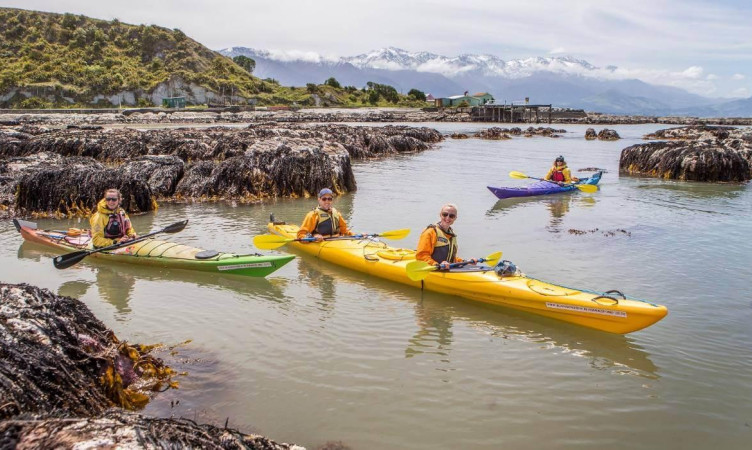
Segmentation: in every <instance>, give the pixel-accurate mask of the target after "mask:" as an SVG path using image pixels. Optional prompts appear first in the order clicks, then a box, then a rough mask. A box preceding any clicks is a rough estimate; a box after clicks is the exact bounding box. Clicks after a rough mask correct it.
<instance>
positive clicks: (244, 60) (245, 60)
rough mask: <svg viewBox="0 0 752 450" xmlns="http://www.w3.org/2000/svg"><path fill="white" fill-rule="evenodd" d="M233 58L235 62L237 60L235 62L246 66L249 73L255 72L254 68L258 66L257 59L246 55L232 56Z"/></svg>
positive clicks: (243, 66)
mask: <svg viewBox="0 0 752 450" xmlns="http://www.w3.org/2000/svg"><path fill="white" fill-rule="evenodd" d="M232 60H233V62H235V64H237V65H239V66H240V67H242V68H244V69H245V70H246V72H248V73H253V69H255V68H256V61H255V60H254V59H253V58H249V57H247V56H244V55H238V56H236V57H234V58H232Z"/></svg>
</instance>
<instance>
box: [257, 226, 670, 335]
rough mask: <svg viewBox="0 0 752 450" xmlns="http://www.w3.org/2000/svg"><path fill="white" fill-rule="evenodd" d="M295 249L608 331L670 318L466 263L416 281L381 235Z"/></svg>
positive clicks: (640, 305) (280, 232)
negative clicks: (464, 265) (373, 237)
mask: <svg viewBox="0 0 752 450" xmlns="http://www.w3.org/2000/svg"><path fill="white" fill-rule="evenodd" d="M268 228H269V231H270V232H271V233H272V234H275V235H277V236H281V237H284V238H295V237H296V234H297V232H298V226H297V225H287V224H284V223H278V222H275V223H269V225H268ZM288 245H292V246H293V247H294V248H296V249H298V250H301V251H303V252H306V253H309V254H312V255H314V256H316V257H318V258H321V259H323V260H324V261H328V262H331V263H334V264H337V265H341V266H344V267H347V268H350V269H354V270H358V271H360V272H364V273H367V274H369V275H373V276H377V277H380V278H385V279H388V280H392V281H396V282H398V283H403V284H407V285H410V286H414V287H416V288H422V289H426V290H429V291H433V292H440V293H442V294H449V295H458V296H460V297H464V298H468V299H471V300H477V301H481V302H485V303H490V304H493V305H500V306H506V307H510V308H514V309H518V310H522V311H527V312H530V313H533V314H539V315H542V316H546V317H551V318H554V319H558V320H563V321H566V322H571V323H575V324H578V325H582V326H585V327H589V328H595V329H597V330H602V331H607V332H610V333H619V334H625V333H631V332H633V331H637V330H641V329H643V328H645V327H648V326H650V325H652V324H654V323H656V322H658V321H659V320H661V319H662V318H663V317H665V316H666V314H667V313H668V310H667V309H666V307H665V306H662V305H656V304H653V303H649V302H646V301H642V300H635V299H627V298H624V296H623V295H621V294H620V293H618V292H616V291H611V292H610V293H607V294H598V293H592V292H583V291H579V290H576V289H570V288H567V287H563V286H557V285H555V284H551V283H547V282H544V281H540V280H537V279H534V278H529V277H527V276H525V275H523V274H521V273H519V272H516V273H514V274H510V275H507V274H505V275H504V276H500V275H498V274H497V273H496V272H495V271H494V270H493V268H492V267H488V266H466V267H465V268H461V269H456V270H454V269H453V270H451V271H435V272H431V273H429V274H428V276H426V277H425V278H424V279H423V280H421V281H412V280H411V279H410V278H408V276H407V271H406V269H405V266H406V265H407V264H408V263H409V262H411V261H414V260H415V251H414V250H410V249H398V248H392V247H389V246H388V245H387V244H385V243H384V242H381V241H379V240H377V239H370V238H365V239H341V240H328V241H323V242H321V243H316V242H312V243H302V242H289V243H288Z"/></svg>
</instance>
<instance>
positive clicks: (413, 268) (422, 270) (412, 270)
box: [405, 261, 437, 281]
mask: <svg viewBox="0 0 752 450" xmlns="http://www.w3.org/2000/svg"><path fill="white" fill-rule="evenodd" d="M436 269H437V267H436V266H434V265H431V264H428V263H427V262H424V261H410V262H409V263H407V265H406V266H405V271H406V272H407V278H409V279H411V280H413V281H420V280H422V279H424V278H425V277H427V276H428V274H429V273H431V272H433V271H434V270H436Z"/></svg>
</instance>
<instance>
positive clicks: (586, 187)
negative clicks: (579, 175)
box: [574, 184, 598, 194]
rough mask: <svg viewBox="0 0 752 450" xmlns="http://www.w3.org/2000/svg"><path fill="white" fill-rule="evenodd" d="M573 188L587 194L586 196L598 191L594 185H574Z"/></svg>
mask: <svg viewBox="0 0 752 450" xmlns="http://www.w3.org/2000/svg"><path fill="white" fill-rule="evenodd" d="M574 187H576V188H577V189H579V190H581V191H582V192H587V193H588V194H592V193H593V192H596V191H597V190H598V186H596V185H594V184H575V185H574Z"/></svg>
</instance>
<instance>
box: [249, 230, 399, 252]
mask: <svg viewBox="0 0 752 450" xmlns="http://www.w3.org/2000/svg"><path fill="white" fill-rule="evenodd" d="M408 234H410V229H409V228H404V229H401V230H390V231H384V232H382V233H376V234H355V235H353V236H332V237H326V238H324V240H325V241H337V240H342V239H365V238H368V237H383V238H386V239H404V238H405V237H407V235H408ZM315 241H316V239H315V238H313V237H304V238H298V239H293V238H286V237H283V236H277V235H275V234H260V235H258V236H256V237H254V238H253V245H255V246H256V248H260V249H262V250H274V249H275V248H277V247H282V246H283V245H285V244H287V243H288V242H315Z"/></svg>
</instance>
